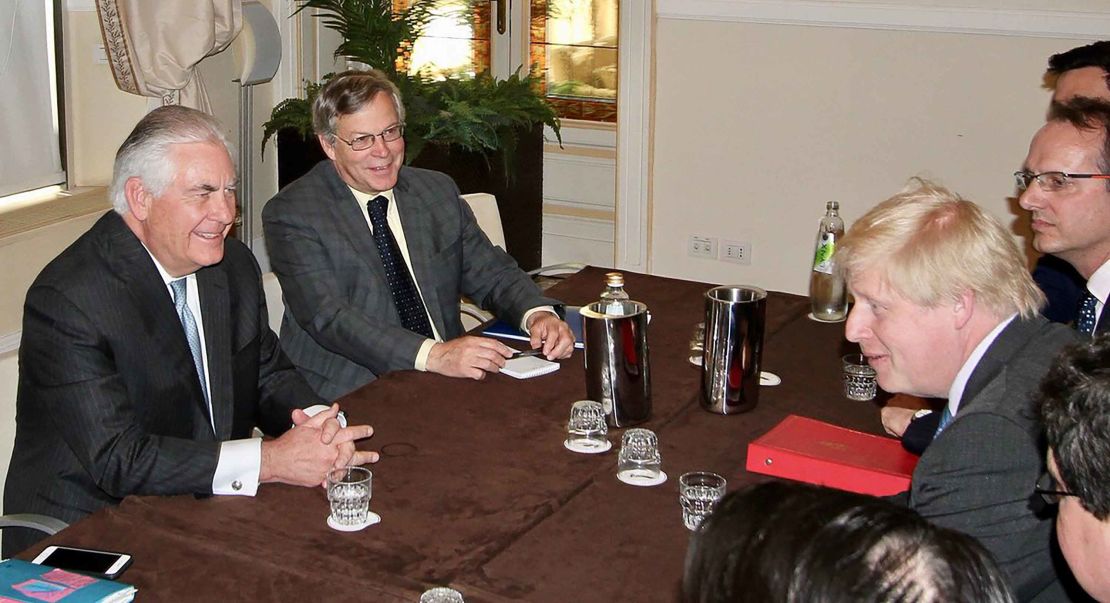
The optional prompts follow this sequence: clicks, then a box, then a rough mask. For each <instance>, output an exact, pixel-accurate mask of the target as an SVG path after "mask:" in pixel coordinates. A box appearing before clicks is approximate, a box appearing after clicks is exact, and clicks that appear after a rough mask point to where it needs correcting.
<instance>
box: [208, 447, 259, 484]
mask: <svg viewBox="0 0 1110 603" xmlns="http://www.w3.org/2000/svg"><path fill="white" fill-rule="evenodd" d="M261 470H262V438H251V439H249V440H229V441H227V442H222V443H221V444H220V459H219V461H217V462H216V474H215V475H214V476H212V494H217V495H221V496H222V495H238V496H254V495H255V493H256V492H258V474H259V472H260V471H261Z"/></svg>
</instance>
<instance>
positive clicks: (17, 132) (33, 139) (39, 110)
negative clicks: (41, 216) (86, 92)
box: [0, 0, 65, 197]
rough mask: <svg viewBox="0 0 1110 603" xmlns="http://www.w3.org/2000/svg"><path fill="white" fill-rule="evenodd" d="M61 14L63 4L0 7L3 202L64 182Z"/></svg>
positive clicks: (53, 0)
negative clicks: (59, 75) (59, 67)
mask: <svg viewBox="0 0 1110 603" xmlns="http://www.w3.org/2000/svg"><path fill="white" fill-rule="evenodd" d="M59 11H60V0H7V1H6V2H0V32H2V33H0V141H3V142H4V144H2V145H0V197H4V196H6V195H11V194H15V193H20V192H23V191H28V190H33V189H36V188H42V187H45V186H51V185H55V184H62V183H64V182H65V168H64V167H63V164H62V144H61V119H60V112H59V102H58V99H59V90H58V87H57V83H58V78H57V73H58V72H57V68H56V67H57V63H58V57H57V56H56V54H55V53H56V50H57V47H56V45H55V36H56V35H59V36H60V34H61V32H60V31H57V30H56V24H57V22H56V16H57V15H59V14H60V13H59Z"/></svg>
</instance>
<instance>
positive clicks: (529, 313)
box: [520, 306, 559, 335]
mask: <svg viewBox="0 0 1110 603" xmlns="http://www.w3.org/2000/svg"><path fill="white" fill-rule="evenodd" d="M536 312H551V313H552V314H554V315H555V318H558V317H559V313H558V312H556V311H555V306H536V307H535V308H532V309H531V310H528V311H527V312H525V313H524V318H521V319H520V330H521V331H524V332H525V333H527V334H529V335H531V334H532V333H531V332H529V331H528V319H529V318H531V317H532V315H533V314H535V313H536Z"/></svg>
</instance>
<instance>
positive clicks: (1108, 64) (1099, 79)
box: [1033, 40, 1110, 323]
mask: <svg viewBox="0 0 1110 603" xmlns="http://www.w3.org/2000/svg"><path fill="white" fill-rule="evenodd" d="M1045 79H1046V81H1047V83H1048V85H1049V87H1051V88H1052V102H1067V101H1069V100H1071V99H1073V98H1075V97H1078V96H1083V97H1087V98H1097V99H1102V100H1106V101H1110V41H1108V40H1103V41H1100V42H1095V43H1093V44H1088V45H1086V46H1079V47H1076V48H1072V49H1071V50H1068V51H1067V52H1061V53H1059V54H1054V55H1052V56H1051V57H1049V59H1048V71H1047V73H1046V74H1045ZM1033 280H1034V281H1036V282H1037V286H1039V287H1040V288H1041V290H1042V291H1044V293H1045V296H1046V297H1047V298H1048V304H1047V305H1046V306H1045V308H1044V309H1043V310H1042V313H1043V314H1044V315H1045V316H1046V317H1048V319H1049V320H1054V321H1056V322H1062V323H1074V322H1075V319H1076V313H1077V310H1078V308H1079V301H1080V297H1081V295H1082V293H1083V291H1084V290H1085V289H1086V286H1085V285H1086V279H1084V278H1083V277H1082V276H1080V275H1079V274H1078V273H1077V272H1076V271H1075V268H1072V266H1071V265H1070V264H1068V263H1067V262H1065V261H1064V260H1062V259H1060V258H1058V257H1056V256H1053V255H1050V254H1045V255H1042V256H1041V257H1040V258H1038V259H1037V265H1036V267H1035V268H1034V269H1033Z"/></svg>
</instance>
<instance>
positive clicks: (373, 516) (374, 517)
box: [328, 511, 382, 532]
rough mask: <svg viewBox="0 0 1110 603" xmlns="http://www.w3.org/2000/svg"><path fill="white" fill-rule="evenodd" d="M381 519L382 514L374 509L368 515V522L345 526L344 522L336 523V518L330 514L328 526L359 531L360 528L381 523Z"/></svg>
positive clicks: (335, 528) (343, 530) (345, 530)
mask: <svg viewBox="0 0 1110 603" xmlns="http://www.w3.org/2000/svg"><path fill="white" fill-rule="evenodd" d="M381 521H382V516H381V515H378V514H377V513H375V512H373V511H370V513H369V514H368V515H367V516H366V523H360V524H357V525H353V526H345V525H343V524H340V523H336V522H335V520H333V519H332V517H331V515H328V527H329V528H331V529H333V530H339V531H340V532H357V531H359V530H365V529H366V528H368V527H370V526H372V525H374V524H376V523H381Z"/></svg>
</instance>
